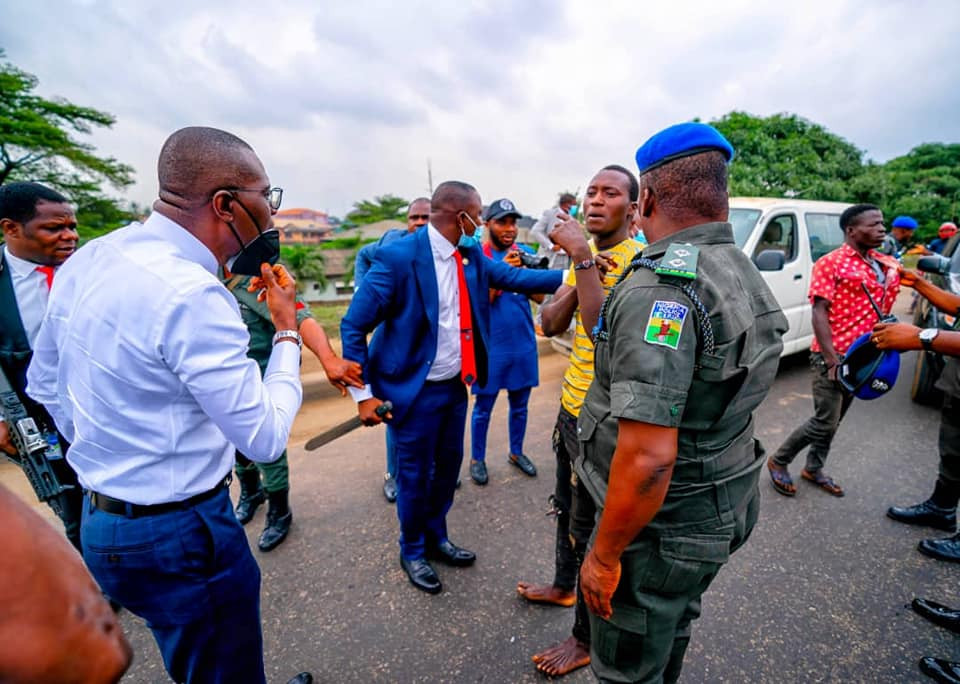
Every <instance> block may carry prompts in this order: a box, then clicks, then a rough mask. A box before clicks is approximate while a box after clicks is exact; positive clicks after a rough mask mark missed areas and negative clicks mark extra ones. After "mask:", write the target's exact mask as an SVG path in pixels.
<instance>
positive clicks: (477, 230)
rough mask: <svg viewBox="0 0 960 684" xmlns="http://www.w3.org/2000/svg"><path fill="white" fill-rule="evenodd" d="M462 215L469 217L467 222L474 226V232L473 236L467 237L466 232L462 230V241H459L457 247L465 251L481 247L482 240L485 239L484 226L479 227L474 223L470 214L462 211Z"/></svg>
mask: <svg viewBox="0 0 960 684" xmlns="http://www.w3.org/2000/svg"><path fill="white" fill-rule="evenodd" d="M460 213H461V214H463V215H464V216H466V217H467V220H468V221H469V222H470V223H471V224H472V225H473V228H474V231H473V235H467V233H466V231H465V230H464V229H463V228H461V229H460V240H458V241H457V247H458V248H463V249H469V248H470V247H478V246H479V245H480V238H482V237H483V226H478V225H477V224H476V223H474V221H473V219H472V218H470V214H468V213H467V212H465V211H461V212H460Z"/></svg>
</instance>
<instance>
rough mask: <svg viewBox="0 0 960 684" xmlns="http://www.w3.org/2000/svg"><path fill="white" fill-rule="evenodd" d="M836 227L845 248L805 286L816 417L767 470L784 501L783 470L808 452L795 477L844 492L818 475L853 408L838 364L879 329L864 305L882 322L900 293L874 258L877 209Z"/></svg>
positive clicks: (880, 234)
mask: <svg viewBox="0 0 960 684" xmlns="http://www.w3.org/2000/svg"><path fill="white" fill-rule="evenodd" d="M840 227H841V228H842V229H843V233H844V243H843V245H841V246H840V247H839V248H837V249H835V250H833V251H832V252H830V253H829V254H827V255H825V256H824V257H822V258H821V259H819V260H818V261H817V262H816V263H815V264H814V265H813V277H812V278H811V282H810V293H809V297H810V303H811V304H813V333H814V341H813V344H812V345H811V347H810V366H811V368H812V370H813V410H814V415H813V417H811V418H810V419H809V420H807V422H806V423H804V424H803V425H801V426H800V427H798V428H797V429H796V430H794V431H793V432H792V433H791V434H790V436H789V437H787V439H786V441H784V443H783V444H782V445H780V448H779V449H777V452H776V453H775V454H774V455H773V456H772V457H771V458H770V460H769V461H768V462H767V467H768V468H769V469H770V477H771V479H772V481H773V487H774V489H776V490H777V491H778V492H780V493H781V494H784V495H786V496H793V495H794V494H796V493H797V488H796V486H795V485H794V484H793V480H792V479H791V478H790V472H789V471H788V470H787V466H789V465H790V463H791V462H792V461H793V459H794V458H796V456H797V454H798V453H800V451H802V450H803V448H804V447H806V446H809V447H810V450H809V451H808V452H807V465H806V467H805V468H804V469H803V471H802V472H801V475H802V476H803V479H805V480H808V481H810V482H812V483H814V484H815V485H817V486H819V487H820V488H821V489H823V490H824V491H826V492H829V493H830V494H833V495H834V496H843V489H841V488H840V486H839V485H838V484H837V483H836V482H834V481H833V480H832V479H831V478H829V477H828V476H827V475H826V474H825V473H824V472H823V465H824V463H825V462H826V460H827V453H828V452H829V451H830V442H832V441H833V436H834V434H836V432H837V428H838V427H839V425H840V421H841V420H842V419H843V416H844V414H846V412H847V409H848V408H850V404H851V402H852V401H853V395H852V394H851V393H849V392H847V391H846V390H844V389H843V387H841V385H840V383H839V382H837V364H838V363H839V362H840V359H841V357H842V356H843V354H844V353H845V352H846V351H847V349H848V348H849V347H850V345H851V344H852V343H853V341H854V340H856V339H857V338H858V337H860V336H861V335H863V334H864V333H866V332H870V330H872V329H873V326H874V325H875V324H876V323H877V320H878V318H879V316H877V314H876V312H875V311H874V309H873V305H872V304H871V303H870V298H872V299H873V301H874V302H876V304H877V306H878V307H880V309H881V310H882V311H883V313H884V314H888V313H890V309H891V308H892V307H893V302H894V301H895V300H896V298H897V293H898V292H899V291H900V276H899V273H898V266H897V262H896V260H895V259H893V258H892V257H888V256H884V255H882V254H880V253H879V252H877V251H876V248H877V247H879V246H880V245H881V243H882V242H883V238H884V236H885V234H886V233H885V231H884V227H883V213H882V212H881V211H880V209H878V208H877V207H875V206H874V205H872V204H857V205H854V206H852V207H850V208H849V209H847V210H846V211H844V212H843V214H841V215H840ZM864 286H866V288H867V290H868V291H869V292H870V297H867V295H866V293H865V292H864Z"/></svg>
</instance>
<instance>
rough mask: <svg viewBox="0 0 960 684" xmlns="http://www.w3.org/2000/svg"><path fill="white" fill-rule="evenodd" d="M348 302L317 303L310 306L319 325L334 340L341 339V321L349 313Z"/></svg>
mask: <svg viewBox="0 0 960 684" xmlns="http://www.w3.org/2000/svg"><path fill="white" fill-rule="evenodd" d="M348 306H349V304H348V303H347V302H315V303H311V304H310V310H311V311H312V312H313V317H314V318H316V319H317V323H319V324H320V327H322V328H323V331H324V332H325V333H327V337H329V338H330V339H332V340H339V339H340V319H341V318H343V316H344V314H346V313H347V307H348Z"/></svg>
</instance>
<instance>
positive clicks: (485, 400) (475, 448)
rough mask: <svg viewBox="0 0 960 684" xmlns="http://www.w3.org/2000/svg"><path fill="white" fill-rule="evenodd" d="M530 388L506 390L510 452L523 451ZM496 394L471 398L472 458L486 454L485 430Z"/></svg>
mask: <svg viewBox="0 0 960 684" xmlns="http://www.w3.org/2000/svg"><path fill="white" fill-rule="evenodd" d="M530 389H531V388H529V387H523V388H521V389H518V390H510V391H508V392H507V400H508V401H509V402H510V418H509V421H508V423H507V425H508V428H509V434H510V453H511V454H522V453H523V438H524V436H525V435H526V433H527V404H528V403H529V402H530ZM497 394H499V393H493V394H478V395H477V396H476V397H474V400H473V416H472V418H471V421H470V447H471V451H472V453H473V458H474V460H476V461H482V460H484V459H485V458H486V455H487V431H488V430H489V429H490V414H491V413H493V405H494V404H495V403H496V401H497Z"/></svg>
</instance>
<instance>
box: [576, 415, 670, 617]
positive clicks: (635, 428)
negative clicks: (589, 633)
mask: <svg viewBox="0 0 960 684" xmlns="http://www.w3.org/2000/svg"><path fill="white" fill-rule="evenodd" d="M677 434H678V430H677V428H670V427H662V426H659V425H651V424H649V423H641V422H638V421H633V420H627V419H625V418H621V419H620V420H619V436H618V438H617V447H616V450H615V451H614V452H613V461H612V462H611V464H610V478H609V480H608V488H607V497H606V501H605V504H604V509H603V514H602V515H601V516H600V522H599V523H598V525H597V536H596V540H595V541H594V544H593V546H592V547H591V549H590V551H589V553H588V554H587V557H586V559H585V560H584V562H583V567H582V568H581V570H580V587H581V589H582V590H583V597H584V600H585V601H586V603H587V606H589V608H590V610H591V611H592V612H593V613H595V614H596V615H599V616H600V617H602V618H609V617H610V615H611V614H612V613H613V610H612V608H611V605H610V599H611V597H612V596H613V593H614V591H615V590H616V588H617V584H619V581H620V556H621V554H622V553H623V550H624V549H625V548H626V547H627V545H628V544H629V543H630V542H631V541H633V540H634V539H635V538H636V536H637V535H638V534H639V533H640V531H641V530H642V529H643V528H644V527H646V526H647V525H648V524H649V523H650V521H651V520H652V519H653V517H654V516H655V515H656V514H657V511H659V510H660V507H661V506H662V505H663V500H664V498H665V497H666V495H667V489H668V487H669V486H670V477H671V476H672V474H673V465H674V463H675V462H676V460H677Z"/></svg>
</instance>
